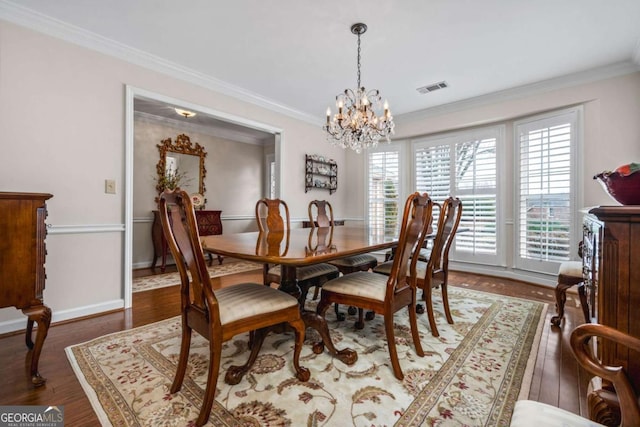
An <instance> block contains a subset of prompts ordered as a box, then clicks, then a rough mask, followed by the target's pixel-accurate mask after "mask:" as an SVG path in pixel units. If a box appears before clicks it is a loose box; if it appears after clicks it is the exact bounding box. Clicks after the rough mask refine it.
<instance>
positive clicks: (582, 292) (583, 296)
mask: <svg viewBox="0 0 640 427" xmlns="http://www.w3.org/2000/svg"><path fill="white" fill-rule="evenodd" d="M578 295H579V296H580V305H581V306H582V313H583V314H584V322H585V323H591V316H590V315H589V302H588V301H587V289H586V286H585V284H584V282H583V283H580V284H579V285H578Z"/></svg>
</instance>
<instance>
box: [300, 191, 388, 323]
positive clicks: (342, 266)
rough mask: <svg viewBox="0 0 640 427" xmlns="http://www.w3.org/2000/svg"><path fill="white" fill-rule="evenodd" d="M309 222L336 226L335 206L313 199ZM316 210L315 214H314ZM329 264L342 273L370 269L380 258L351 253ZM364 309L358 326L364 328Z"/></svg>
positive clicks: (341, 317) (340, 317) (370, 316)
mask: <svg viewBox="0 0 640 427" xmlns="http://www.w3.org/2000/svg"><path fill="white" fill-rule="evenodd" d="M308 211H309V222H310V223H311V226H312V227H314V226H316V225H317V226H318V227H334V225H335V221H334V217H333V207H332V206H331V203H329V202H328V201H326V200H312V201H311V202H309V208H308ZM314 212H315V215H314ZM329 264H331V265H333V266H335V267H337V268H338V270H339V271H340V273H342V274H350V273H355V272H356V271H368V270H371V269H373V268H375V266H377V265H378V259H377V258H376V257H375V256H373V255H370V254H360V255H351V256H347V257H343V258H339V259H336V260H333V261H329ZM319 289H320V288H319V287H316V289H315V293H314V295H313V298H314V299H316V298H317V297H318V293H319ZM337 307H338V306H337V305H336V313H337V315H338V320H344V319H345V315H344V313H339V311H338V308H337ZM355 310H356V309H355V308H354V307H349V308H348V313H349V314H351V315H353V314H355ZM373 316H374V313H367V320H371V319H373ZM362 318H363V314H362V310H360V312H359V317H358V321H357V322H356V327H357V328H359V329H362V328H363V327H364V323H363V320H362Z"/></svg>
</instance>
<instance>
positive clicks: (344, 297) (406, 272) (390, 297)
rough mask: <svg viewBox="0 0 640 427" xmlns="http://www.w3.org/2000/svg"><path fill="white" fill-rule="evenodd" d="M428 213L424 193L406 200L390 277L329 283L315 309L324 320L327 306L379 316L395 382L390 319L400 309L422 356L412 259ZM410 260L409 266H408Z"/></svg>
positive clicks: (365, 275)
mask: <svg viewBox="0 0 640 427" xmlns="http://www.w3.org/2000/svg"><path fill="white" fill-rule="evenodd" d="M431 209H432V203H431V199H430V198H429V196H427V194H426V193H425V194H422V195H421V194H419V193H414V194H412V195H411V196H409V198H408V199H407V201H406V203H405V207H404V213H403V216H402V225H401V228H400V236H399V240H398V247H397V249H396V255H395V258H394V261H393V265H392V268H391V274H390V275H389V276H386V275H384V274H379V273H375V272H373V271H358V272H356V273H351V274H347V275H344V276H341V277H339V278H337V279H333V280H330V281H328V282H327V283H325V284H324V285H323V286H322V289H321V292H320V302H319V303H318V307H317V309H316V312H317V313H318V315H320V316H324V314H325V313H326V311H327V309H328V308H329V306H330V305H331V304H344V305H347V306H355V307H358V308H363V309H368V310H372V311H374V312H375V313H379V314H382V315H383V316H384V325H385V332H386V337H387V345H388V346H389V356H390V358H391V365H392V367H393V372H394V374H395V376H396V378H398V379H400V380H401V379H403V378H404V375H403V374H402V369H401V368H400V362H399V361H398V353H397V350H396V344H395V336H394V332H393V316H394V314H395V313H396V312H397V311H399V310H401V309H402V308H405V307H406V309H407V310H408V311H409V323H410V325H411V336H412V338H413V344H414V346H415V348H416V353H417V354H418V356H420V357H422V356H424V351H423V350H422V345H421V343H420V334H419V331H418V325H417V319H416V312H415V304H416V263H417V261H418V259H417V257H416V256H413V257H412V255H413V253H414V251H415V250H416V248H419V247H421V246H422V244H423V243H424V237H425V233H426V230H427V227H428V225H429V224H428V218H429V217H430V216H431ZM410 258H411V262H409V259H410ZM317 345H319V344H317Z"/></svg>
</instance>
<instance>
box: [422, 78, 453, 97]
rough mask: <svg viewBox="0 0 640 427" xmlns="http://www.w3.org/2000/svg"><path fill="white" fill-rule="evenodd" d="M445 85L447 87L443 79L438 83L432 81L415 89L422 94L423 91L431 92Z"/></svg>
mask: <svg viewBox="0 0 640 427" xmlns="http://www.w3.org/2000/svg"><path fill="white" fill-rule="evenodd" d="M446 87H449V84H448V83H447V82H445V81H441V82H438V83H432V84H430V85H426V86H422V87H419V88H418V89H416V90H417V91H418V92H420V93H421V94H423V95H424V94H425V93H429V92H433V91H435V90H438V89H444V88H446Z"/></svg>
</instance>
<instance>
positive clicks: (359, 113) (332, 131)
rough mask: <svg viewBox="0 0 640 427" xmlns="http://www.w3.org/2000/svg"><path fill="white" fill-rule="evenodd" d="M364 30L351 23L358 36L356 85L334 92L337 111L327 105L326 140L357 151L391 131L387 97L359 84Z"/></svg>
mask: <svg viewBox="0 0 640 427" xmlns="http://www.w3.org/2000/svg"><path fill="white" fill-rule="evenodd" d="M365 31H367V26H366V25H365V24H362V23H358V24H353V25H352V26H351V32H352V33H353V34H356V35H357V36H358V85H357V86H356V89H355V90H352V89H345V91H344V92H343V93H340V94H339V95H338V96H336V108H337V109H338V112H337V113H336V114H335V115H334V116H333V117H331V109H330V108H327V123H326V124H325V125H324V130H325V131H327V141H329V142H331V143H332V144H334V145H338V146H340V147H342V148H347V147H348V148H351V149H352V150H354V151H355V152H357V153H360V152H361V151H362V150H363V149H366V148H369V147H375V146H376V145H378V141H379V140H380V138H384V139H386V141H387V142H391V140H390V139H389V137H390V135H392V134H393V128H394V126H395V125H394V123H393V117H392V116H391V111H390V110H389V104H388V103H387V101H385V102H384V104H383V103H382V97H381V96H380V92H379V91H378V90H377V89H372V90H370V91H367V90H366V89H365V88H364V86H360V36H361V35H362V34H364V33H365Z"/></svg>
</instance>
